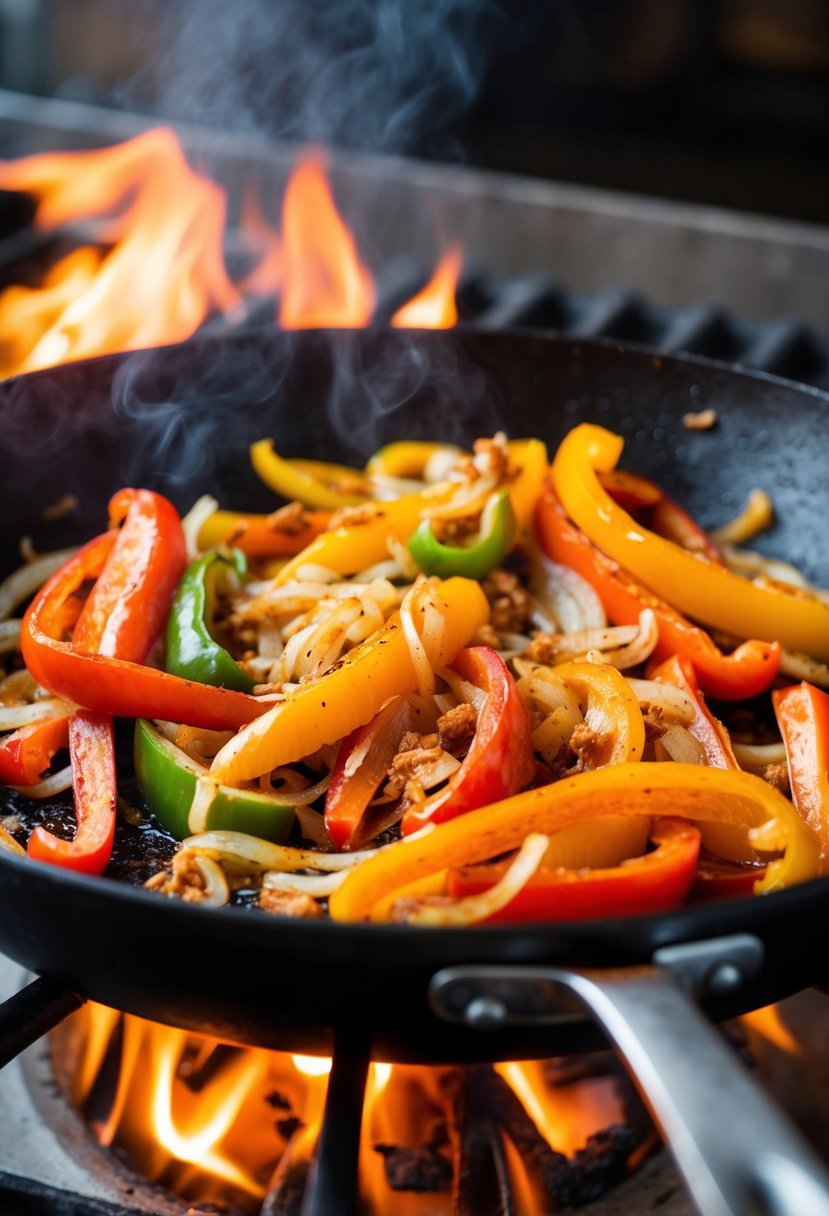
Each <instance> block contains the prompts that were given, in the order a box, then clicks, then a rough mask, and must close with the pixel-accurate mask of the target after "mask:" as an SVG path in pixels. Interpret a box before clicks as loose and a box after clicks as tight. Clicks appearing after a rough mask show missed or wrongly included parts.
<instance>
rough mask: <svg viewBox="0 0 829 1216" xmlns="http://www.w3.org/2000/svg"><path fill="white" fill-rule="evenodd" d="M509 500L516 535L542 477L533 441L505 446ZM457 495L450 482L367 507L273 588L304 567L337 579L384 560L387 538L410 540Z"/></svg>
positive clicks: (541, 454) (539, 448)
mask: <svg viewBox="0 0 829 1216" xmlns="http://www.w3.org/2000/svg"><path fill="white" fill-rule="evenodd" d="M509 466H510V471H509V477H510V480H509V498H510V503H511V504H512V509H513V511H514V513H515V519H516V524H517V526H518V529H519V532H521V531H523V530H525V529H526V528H527V527H528V526H529V525H530V524H531V522H532V517H533V511H534V510H535V504H536V501H537V499H538V495H539V494H540V492H541V486H542V484H543V481H544V477H545V476H546V473H547V468H548V460H547V448H546V446H545V445H544V444H543V443H542V442H541V441H540V440H538V439H516V440H512V441H511V442H510V444H509ZM457 491H458V486H457V485H456V484H454V483H453V482H448V481H442V482H438V483H437V484H435V485H433V486H428V487H427V488H426V489H425V490H421V491H420V492H418V493H416V494H405V495H403V497H402V498H398V499H396V500H395V501H393V502H382V503H367V504H366V505H365V507H364V508H363V510H364V512H365V513H366V518H365V520H364V521H361V522H360V523H355V524H350V525H347V526H344V527H340V528H334V529H332V530H331V531H329V532H324V533H323V534H322V535H321V536H318V537H317V539H316V540H315V541H312V542H311V544H310V545H309V546H308V548H307V549H304V550H303V552H302V553H300V554H298V555H297V556H296V557H295V558H293V559H292V560H291V561H289V562H288V563H287V564H286V565H285V566H283V567H282V569H281V570H280V571H279V573H278V574H277V576H276V579H275V582H276V585H277V586H280V587H281V586H284V585H285V584H286V583H289V582H291V581H292V580H293V579H294V578H295V577H296V572H297V570H299V569H300V568H301V567H302V566H305V565H319V566H327V567H328V568H329V569H331V570H336V572H337V573H338V574H342V575H344V576H345V575H349V574H356V573H357V572H358V571H360V570H365V569H366V568H367V567H369V566H373V565H375V564H376V563H377V562H381V561H384V560H385V559H386V558H387V557H388V556H389V547H388V538H389V535H392V536H394V537H396V538H397V540H399V541H400V542H401V543H402V544H404V545H405V544H407V542H408V540H409V538H410V537H411V535H412V533H413V532H414V530H415V528H417V526H418V524H419V523H420V521H421V520H422V519H423V518H425V516H426V515H427V513H428V511H429V508H430V507H438V506H443V505H444V504H445V503H447V502H448V501H449V500H450V499H451V498H452V497H453V496H454V495H455V494H456V493H457Z"/></svg>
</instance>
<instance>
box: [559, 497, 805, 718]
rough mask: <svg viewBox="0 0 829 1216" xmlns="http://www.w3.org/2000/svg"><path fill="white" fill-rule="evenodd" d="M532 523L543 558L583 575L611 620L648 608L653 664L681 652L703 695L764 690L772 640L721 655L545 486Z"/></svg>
mask: <svg viewBox="0 0 829 1216" xmlns="http://www.w3.org/2000/svg"><path fill="white" fill-rule="evenodd" d="M614 497H615V495H614ZM535 526H536V533H537V535H538V540H539V544H540V545H541V548H542V549H543V550H544V552H545V553H546V554H547V556H548V557H551V558H552V559H553V561H556V562H560V563H561V565H563V566H569V567H570V568H571V569H572V570H575V571H576V572H577V573H578V574H580V575H581V576H582V577H583V578H585V579H587V581H588V582H589V583H590V585H591V586H592V587H593V589H594V591H595V592H596V594H597V595H598V597H599V599H600V600H601V601H602V606H603V607H604V610H605V612H606V613H607V615H608V617H609V618H610V620H611V621H613V623H614V624H616V625H635V624H636V623H637V622H638V620H639V614H640V613H641V612H642V609H643V608H650V609H651V611H652V612H653V613H654V615H655V617H656V623H657V627H658V629H659V641H658V643H657V647H656V650H655V651H654V656H653V657H654V659H655V660H656V661H657V662H659V661H661V660H663V659H669V658H670V657H671V656H672V655H675V654H682V655H687V656H688V657H689V658H690V659H691V660H692V661H693V664H694V669H695V671H696V673H697V678H698V680H699V683H700V687H701V688H702V690H703V692H705V693H706V694H707V695H708V696H711V697H716V698H717V699H718V700H720V701H741V700H743V699H744V698H746V697H754V696H757V694H758V693H761V692H765V690H766V689H767V688H768V687H769V685H770V684H771V682H772V681H773V680H774V677H775V676H776V675H777V670H778V668H779V666H780V653H781V652H780V644H779V643H778V642H760V641H756V640H751V641H748V642H743V643H742V645H741V646H738V647H737V649H736V650H735V651H734V652H733V653H732V654H723V653H722V651H721V650H718V648H717V647H716V646H715V645H714V643H713V641H712V640H711V638H710V637H709V635H708V634H707V633H706V632H705V630H704V629H700V628H699V627H698V626H696V625H692V624H691V622H690V621H689V620H688V619H687V618H686V617H684V616H682V614H681V613H679V612H677V611H676V609H675V608H672V607H671V605H670V604H668V603H666V601H665V600H663V599H660V598H659V597H658V596H656V595H654V594H653V592H652V591H649V590H648V589H647V587H645V586H643V584H642V583H640V582H638V581H637V580H636V579H635V578H634V577H633V575H632V574H630V572H629V571H627V570H623V569H622V567H621V566H620V565H619V564H618V563H617V562H615V561H613V559H612V558H610V557H608V556H607V555H606V554H605V553H602V551H601V549H598V548H597V547H596V546H595V545H594V544H593V542H592V541H591V540H589V539H588V538H587V536H585V534H584V532H582V531H581V529H579V528H576V527H575V526H574V525H573V524H572V523H571V522H570V520H569V519H568V518H567V515H566V513H565V511H564V508H563V507H562V505H561V503H560V502H559V500H558V498H557V496H556V494H555V491H554V490H553V488H552V486H550V485H549V484H548V485H546V486H545V487H544V490H543V491H542V494H541V497H540V499H539V501H538V507H537V509H536V515H535Z"/></svg>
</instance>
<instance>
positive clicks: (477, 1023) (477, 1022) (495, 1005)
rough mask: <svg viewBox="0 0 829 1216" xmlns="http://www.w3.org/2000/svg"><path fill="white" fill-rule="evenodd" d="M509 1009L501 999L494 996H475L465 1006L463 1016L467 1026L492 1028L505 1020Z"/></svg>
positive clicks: (482, 1028) (480, 1028)
mask: <svg viewBox="0 0 829 1216" xmlns="http://www.w3.org/2000/svg"><path fill="white" fill-rule="evenodd" d="M508 1014H509V1010H508V1009H507V1007H506V1005H505V1004H504V1002H503V1001H499V1000H498V998H497V997H494V996H477V997H475V1000H474V1001H470V1002H469V1004H468V1005H467V1007H466V1012H465V1013H464V1017H465V1019H466V1023H467V1025H468V1026H473V1027H474V1028H475V1029H476V1030H494V1029H495V1027H497V1026H501V1025H503V1023H504V1022H505V1021H506V1020H507V1016H508Z"/></svg>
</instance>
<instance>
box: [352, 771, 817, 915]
mask: <svg viewBox="0 0 829 1216" xmlns="http://www.w3.org/2000/svg"><path fill="white" fill-rule="evenodd" d="M668 812H669V813H670V815H671V817H672V818H679V819H690V820H692V821H693V822H695V823H699V824H703V823H710V822H712V821H713V822H717V823H730V824H734V825H736V826H738V827H748V828H755V829H758V830H759V829H761V830H762V836H763V846H764V848H767V849H769V850H770V851H772V850H773V851H777V850H781V851H782V852H783V856H782V857H780V858H776V859H775V860H774V861H771V862H770V863H769V865H768V867H767V868H766V873H765V875H764V877H763V879H762V880H761V881H760V882H759V883H758V884H757V886H756V887H755V890H756V892H757V893H758V894H764V893H766V892H768V891H776V890H778V889H779V888H781V887H786V886H791V885H792V884H794V883H800V882H806V881H808V880H809V879H810V878H814V877H815V875H816V873H817V869H818V859H819V852H820V845H819V843H818V839H817V837H816V835H815V833H814V832H813V831H812V830H811V828H809V827H808V825H807V824H806V823H804V821H803V820H802V819H801V817H800V816H799V815H798V813H797V811H796V810H795V808H794V807H793V806H792V804H791V803H790V802H789V800H788V798H784V797H783V795H782V794H780V793H778V792H777V790H775V789H774V788H773V787H772V786H770V785H769V784H768V783H767V782H765V781H763V780H762V779H761V778H760V777H755V776H753V775H752V774H751V773H742V772H740V773H737V772H730V771H729V770H727V769H714V768H706V767H704V766H702V765H695V764H673V763H672V764H614V765H610V766H609V767H607V768H600V769H595V770H594V771H592V772H589V773H579V774H578V775H577V776H575V777H566V778H563V779H562V780H561V781H556V782H553V784H552V785H544V786H541V787H539V788H538V789H534V790H525V791H524V793H522V794H516V795H515V796H514V797H513V798H508V799H507V800H506V801H504V802H496V803H494V804H493V805H491V806H486V807H482V808H481V809H480V810H478V811H475V812H474V814H473V815H471V816H463V817H461V818H460V819H454V820H452V821H451V822H449V823H442V824H439V825H437V826H436V827H434V828H433V829H432V830H431V831H429V832H422V833H419V834H418V835H416V836H411V837H409V838H408V839H406V840H401V841H400V842H399V843H398V844H395V845H393V846H392V847H391V848H390V849H385V850H383V852H381V853H377V854H375V855H374V856H373V857H369V858H367V859H366V860H365V861H362V862H360V864H359V865H357V866H355V868H354V869H353V870H352V871H350V873H349V874H348V877H347V878H346V879H345V880H344V882H343V884H342V886H340V887H339V888H338V889H337V890H336V891H335V892H334V894H333V895H332V896H331V900H330V903H329V909H330V912H331V915H332V917H333V918H334V919H335V920H366V919H368V918H369V917H370V916H371V911H372V908H373V907H374V905H375V903H377V901H378V900H380V899H381V898H382V897H383V896H385V895H387V894H388V892H390V891H394V890H396V889H397V888H399V887H402V886H404V885H405V884H407V883H410V882H414V880H415V879H418V878H422V877H425V876H426V875H429V874H434V873H436V872H437V871H438V870H443V869H446V868H452V867H455V866H463V865H474V864H476V863H477V862H481V861H486V860H488V859H489V858H491V857H497V856H498V855H499V854H500V853H506V852H509V851H511V850H513V849H517V848H518V847H519V846H520V845H521V843H522V841H523V840H524V838H525V837H526V836H528V835H529V834H530V833H531V832H544V833H547V834H549V833H550V832H557V831H560V830H561V829H562V828H566V827H569V826H570V825H571V824H573V823H577V822H579V821H585V820H589V819H599V818H601V817H602V816H607V815H638V816H642V815H644V816H654V815H664V814H665V813H668Z"/></svg>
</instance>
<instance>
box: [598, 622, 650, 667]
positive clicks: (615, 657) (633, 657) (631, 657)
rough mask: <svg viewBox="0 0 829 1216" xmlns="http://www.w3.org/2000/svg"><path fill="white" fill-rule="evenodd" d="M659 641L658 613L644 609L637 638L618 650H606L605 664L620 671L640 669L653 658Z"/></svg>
mask: <svg viewBox="0 0 829 1216" xmlns="http://www.w3.org/2000/svg"><path fill="white" fill-rule="evenodd" d="M658 641H659V626H658V625H657V623H656V613H655V612H654V611H653V609H652V608H643V609H642V611H641V612H640V613H639V625H638V627H637V632H636V637H634V638H633V639H632V640H631V641H630V642H628V643H627V644H626V645H624V646H621V647H620V648H619V649H618V650H605V651H604V661H605V663H610V664H612V666H613V667H618V669H619V671H628V670H629V669H630V668H631V667H638V666H639V664H640V663H644V662H645V661H646V660H647V659H649V658H650V657H651V655H652V654H653V652H654V650H655V649H656V645H657V643H658Z"/></svg>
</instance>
